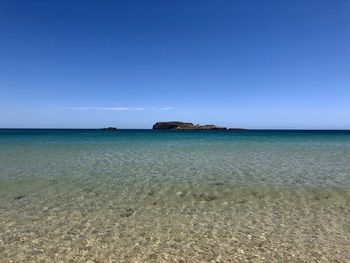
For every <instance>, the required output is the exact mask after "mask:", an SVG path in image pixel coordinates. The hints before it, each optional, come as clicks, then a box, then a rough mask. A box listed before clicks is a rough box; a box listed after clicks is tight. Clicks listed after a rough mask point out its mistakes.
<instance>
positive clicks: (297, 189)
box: [0, 129, 350, 262]
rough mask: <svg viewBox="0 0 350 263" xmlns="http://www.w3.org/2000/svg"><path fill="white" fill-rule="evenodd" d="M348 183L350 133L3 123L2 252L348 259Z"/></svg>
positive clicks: (32, 256) (60, 256) (18, 257)
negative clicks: (5, 125) (11, 126)
mask: <svg viewBox="0 0 350 263" xmlns="http://www.w3.org/2000/svg"><path fill="white" fill-rule="evenodd" d="M349 186H350V131H295V130H290V131H285V130H283V131H279V130H248V131H152V130H118V131H116V132H110V131H103V130H29V129H1V130H0V210H1V211H0V212H1V213H0V220H1V222H2V224H0V261H4V262H8V261H10V260H13V261H14V262H21V261H23V262H28V260H29V261H36V260H40V259H42V260H44V261H45V260H48V261H50V260H51V261H52V260H53V259H55V258H56V259H57V260H63V261H66V260H72V259H73V260H74V259H76V260H79V261H86V260H97V259H101V258H102V259H104V260H111V262H113V260H115V261H117V262H124V261H125V262H135V261H137V260H139V261H141V262H149V261H152V258H153V259H154V260H155V261H154V262H162V261H164V262H165V261H167V260H166V259H169V257H170V258H171V259H176V260H185V261H187V262H189V260H197V259H198V260H199V261H202V262H209V261H210V260H216V259H217V258H222V259H225V260H226V261H227V260H231V259H234V260H238V261H241V260H242V261H244V260H247V258H249V257H253V258H254V257H256V259H257V260H262V261H263V258H265V259H266V258H267V259H270V260H279V259H284V258H287V259H290V260H293V259H294V260H301V261H303V260H304V261H308V260H310V259H314V258H318V259H320V260H322V258H324V259H326V260H331V261H332V260H340V261H342V262H344V260H348V259H349V261H350V256H349V252H348V251H350V236H349V233H350V222H349V215H350V213H349V208H348V207H349V205H350V203H349V200H350V195H349ZM102 222H103V223H102ZM262 244H263V245H262ZM283 246H285V247H283ZM262 247H265V249H262ZM84 251H85V252H84ZM196 251H197V252H196ZM200 251H201V252H200ZM242 251H243V252H242ZM280 251H284V252H283V253H285V254H283V253H282V252H280ZM337 251H338V252H337ZM315 253H316V254H315ZM317 253H319V254H317ZM219 262H220V261H219ZM223 262H225V261H223Z"/></svg>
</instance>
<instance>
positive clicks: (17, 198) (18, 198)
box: [14, 195, 27, 200]
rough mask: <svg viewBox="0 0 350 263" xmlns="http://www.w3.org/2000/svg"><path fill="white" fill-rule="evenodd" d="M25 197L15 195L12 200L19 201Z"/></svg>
mask: <svg viewBox="0 0 350 263" xmlns="http://www.w3.org/2000/svg"><path fill="white" fill-rule="evenodd" d="M25 197H27V196H26V195H17V196H15V197H14V199H15V200H20V199H23V198H25Z"/></svg>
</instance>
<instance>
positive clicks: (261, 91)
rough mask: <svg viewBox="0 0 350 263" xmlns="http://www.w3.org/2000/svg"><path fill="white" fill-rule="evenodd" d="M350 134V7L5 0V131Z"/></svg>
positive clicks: (334, 0) (1, 120) (250, 0)
mask: <svg viewBox="0 0 350 263" xmlns="http://www.w3.org/2000/svg"><path fill="white" fill-rule="evenodd" d="M158 120H159V121H166V120H183V121H191V122H195V123H203V124H204V123H214V124H218V125H223V126H227V127H245V128H308V129H310V128H311V129H312V128H315V129H318V128H326V129H332V128H333V129H339V128H340V129H350V1H348V0H328V1H323V0H289V1H287V0H286V1H280V0H275V1H270V0H266V1H261V0H256V1H254V0H241V1H240V0H235V1H231V0H230V1H225V0H220V1H214V0H212V1H206V0H198V1H188V0H182V1H176V0H175V1H173V0H171V1H170V0H169V1H165V0H159V1H153V0H147V1H146V0H145V1H133V0H125V1H89V0H86V1H85V0H84V1H74V0H70V1H64V0H60V1H59V0H57V1H48V0H45V1H35V0H33V1H27V0H23V1H17V0H0V127H1V128H5V127H24V128H28V127H48V128H54V127H59V128H67V127H71V128H98V127H105V126H116V127H119V128H149V127H151V126H152V124H153V123H154V122H156V121H158Z"/></svg>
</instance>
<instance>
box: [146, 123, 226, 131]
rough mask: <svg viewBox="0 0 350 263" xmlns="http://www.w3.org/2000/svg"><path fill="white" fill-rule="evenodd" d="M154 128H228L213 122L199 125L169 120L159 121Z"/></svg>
mask: <svg viewBox="0 0 350 263" xmlns="http://www.w3.org/2000/svg"><path fill="white" fill-rule="evenodd" d="M153 130H226V128H225V127H219V126H216V125H212V124H207V125H199V124H193V123H190V122H181V121H169V122H157V123H156V124H154V125H153Z"/></svg>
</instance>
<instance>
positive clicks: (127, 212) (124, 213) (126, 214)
mask: <svg viewBox="0 0 350 263" xmlns="http://www.w3.org/2000/svg"><path fill="white" fill-rule="evenodd" d="M134 213H135V211H134V209H132V208H127V209H125V210H124V211H122V212H121V213H120V216H121V217H130V216H132V215H133V214H134Z"/></svg>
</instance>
